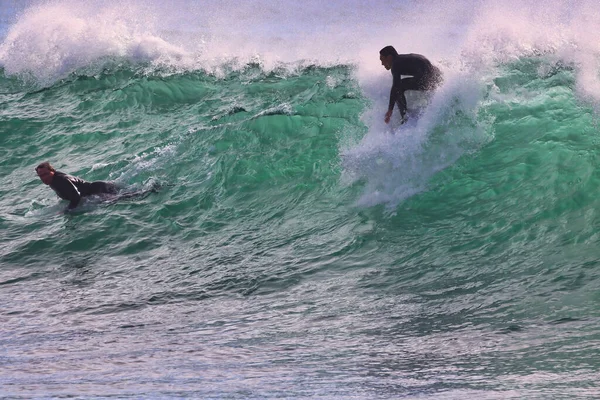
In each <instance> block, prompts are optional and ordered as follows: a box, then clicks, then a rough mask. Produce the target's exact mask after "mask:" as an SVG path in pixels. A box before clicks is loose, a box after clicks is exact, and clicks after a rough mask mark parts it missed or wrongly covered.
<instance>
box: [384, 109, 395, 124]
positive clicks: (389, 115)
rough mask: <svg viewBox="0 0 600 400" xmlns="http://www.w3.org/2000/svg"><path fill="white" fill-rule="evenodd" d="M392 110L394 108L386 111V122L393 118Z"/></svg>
mask: <svg viewBox="0 0 600 400" xmlns="http://www.w3.org/2000/svg"><path fill="white" fill-rule="evenodd" d="M392 111H394V110H389V111H388V112H386V113H385V119H384V121H385V123H386V124H389V123H390V118H392Z"/></svg>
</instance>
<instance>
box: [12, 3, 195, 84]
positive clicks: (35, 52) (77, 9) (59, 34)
mask: <svg viewBox="0 0 600 400" xmlns="http://www.w3.org/2000/svg"><path fill="white" fill-rule="evenodd" d="M154 26H155V22H154V16H153V13H148V12H146V13H144V12H140V9H139V7H136V6H133V5H129V6H127V5H125V6H124V5H119V6H107V7H103V8H100V9H98V8H96V7H91V6H90V5H89V4H85V3H83V4H74V3H70V2H56V3H48V4H42V5H37V6H32V7H30V8H28V9H26V10H25V11H24V12H23V14H22V15H21V16H20V17H19V18H18V20H17V22H16V23H15V24H14V25H13V26H11V28H10V30H9V32H8V34H7V36H6V38H5V39H4V42H3V43H2V44H1V45H0V63H1V65H2V67H3V68H4V72H5V74H7V75H22V76H30V77H33V78H34V79H37V80H38V81H40V82H42V83H44V84H50V83H52V82H53V81H56V80H58V79H61V78H64V77H66V76H67V75H69V74H70V73H73V72H75V71H77V70H80V69H86V68H90V67H94V66H97V67H98V68H100V69H101V68H102V66H103V64H105V63H110V62H113V61H114V60H118V59H125V60H130V61H132V62H152V63H173V62H178V61H180V60H182V59H183V58H184V57H185V56H186V52H185V50H183V49H182V48H180V47H178V46H177V45H175V44H172V43H169V42H167V41H166V40H164V39H162V38H161V37H160V36H158V35H156V34H155V33H154V30H155V28H154ZM92 69H93V68H92Z"/></svg>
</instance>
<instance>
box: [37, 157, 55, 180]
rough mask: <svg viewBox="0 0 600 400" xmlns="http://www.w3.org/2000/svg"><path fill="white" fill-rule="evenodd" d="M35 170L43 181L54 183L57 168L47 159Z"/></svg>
mask: <svg viewBox="0 0 600 400" xmlns="http://www.w3.org/2000/svg"><path fill="white" fill-rule="evenodd" d="M35 172H37V175H38V176H39V177H40V179H41V180H42V182H44V183H45V184H46V185H49V184H51V183H52V179H53V178H54V173H55V172H56V170H55V169H54V167H53V166H52V165H50V163H49V162H48V161H45V162H43V163H41V164H39V165H38V166H37V167H35Z"/></svg>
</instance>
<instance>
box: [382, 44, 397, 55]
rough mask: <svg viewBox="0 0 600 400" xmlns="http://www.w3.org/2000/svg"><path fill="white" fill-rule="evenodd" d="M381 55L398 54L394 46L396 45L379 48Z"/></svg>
mask: <svg viewBox="0 0 600 400" xmlns="http://www.w3.org/2000/svg"><path fill="white" fill-rule="evenodd" d="M379 55H380V56H384V57H387V56H394V57H395V56H397V55H398V52H397V51H396V49H395V48H394V46H385V47H384V48H383V49H381V50H379Z"/></svg>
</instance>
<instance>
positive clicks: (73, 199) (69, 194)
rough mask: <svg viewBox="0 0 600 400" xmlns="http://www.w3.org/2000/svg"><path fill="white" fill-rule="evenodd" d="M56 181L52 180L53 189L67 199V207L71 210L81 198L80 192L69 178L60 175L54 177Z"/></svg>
mask: <svg viewBox="0 0 600 400" xmlns="http://www.w3.org/2000/svg"><path fill="white" fill-rule="evenodd" d="M55 180H56V182H53V186H54V190H55V191H56V192H57V193H58V194H59V196H60V197H61V198H63V199H65V200H69V202H70V203H69V206H68V209H69V210H71V209H73V208H75V207H77V205H78V204H79V201H80V200H81V193H79V190H77V187H75V185H74V184H73V182H71V181H70V180H69V179H66V178H63V177H60V178H59V179H56V178H55Z"/></svg>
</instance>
